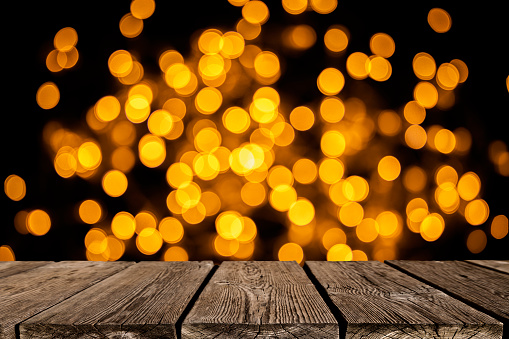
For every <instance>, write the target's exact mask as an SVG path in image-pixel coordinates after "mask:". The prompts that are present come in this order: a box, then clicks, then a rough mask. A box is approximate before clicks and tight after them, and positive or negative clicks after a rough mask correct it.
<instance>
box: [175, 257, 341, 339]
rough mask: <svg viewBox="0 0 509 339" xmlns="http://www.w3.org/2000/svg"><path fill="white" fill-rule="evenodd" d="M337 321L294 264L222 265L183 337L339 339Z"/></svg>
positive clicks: (188, 320)
mask: <svg viewBox="0 0 509 339" xmlns="http://www.w3.org/2000/svg"><path fill="white" fill-rule="evenodd" d="M338 336H339V328H338V324H337V321H336V319H335V318H334V316H333V315H332V313H331V311H330V310H329V308H328V307H327V305H326V304H325V302H324V300H323V299H322V298H321V296H320V295H319V293H318V292H317V290H316V289H315V287H314V285H313V284H312V282H311V281H310V280H309V278H308V277H307V276H306V274H305V272H304V270H303V269H302V268H301V267H300V266H299V265H298V264H297V263H295V262H278V261H272V262H270V261H265V262H261V261H258V262H239V261H236V262H235V261H225V262H223V263H222V264H221V266H220V267H219V268H218V270H217V271H216V272H215V274H214V275H213V276H212V278H211V280H210V281H209V283H208V284H207V286H206V287H205V289H204V290H203V292H202V293H201V295H200V296H199V298H198V300H197V301H196V303H195V305H194V307H193V308H192V309H191V311H190V313H189V315H188V316H187V317H186V318H185V319H184V322H183V324H182V338H255V337H256V338H269V337H271V338H296V337H297V338H338Z"/></svg>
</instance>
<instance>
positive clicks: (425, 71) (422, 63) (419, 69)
mask: <svg viewBox="0 0 509 339" xmlns="http://www.w3.org/2000/svg"><path fill="white" fill-rule="evenodd" d="M412 67H413V69H414V73H415V76H417V77H418V78H419V79H421V80H431V79H433V77H434V76H435V72H436V69H437V66H436V63H435V59H433V57H432V56H431V55H429V54H428V53H425V52H420V53H417V54H416V55H415V56H414V59H413V61H412Z"/></svg>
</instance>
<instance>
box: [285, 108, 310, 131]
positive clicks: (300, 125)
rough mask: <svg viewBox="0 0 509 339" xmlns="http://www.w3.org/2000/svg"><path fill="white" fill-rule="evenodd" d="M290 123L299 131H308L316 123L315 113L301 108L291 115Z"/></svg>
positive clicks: (294, 110)
mask: <svg viewBox="0 0 509 339" xmlns="http://www.w3.org/2000/svg"><path fill="white" fill-rule="evenodd" d="M290 123H291V124H292V126H293V128H295V129H296V130H298V131H307V130H308V129H310V128H311V127H313V124H314V123H315V115H314V113H313V111H312V110H311V109H310V108H309V107H306V106H299V107H296V108H294V109H293V110H292V112H291V113H290Z"/></svg>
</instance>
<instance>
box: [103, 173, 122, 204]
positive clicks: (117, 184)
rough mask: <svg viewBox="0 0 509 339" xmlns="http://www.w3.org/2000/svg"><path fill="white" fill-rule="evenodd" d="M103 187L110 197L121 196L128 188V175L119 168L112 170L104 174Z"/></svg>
mask: <svg viewBox="0 0 509 339" xmlns="http://www.w3.org/2000/svg"><path fill="white" fill-rule="evenodd" d="M102 187H103V190H104V192H105V193H106V194H108V195H109V196H110V197H119V196H121V195H122V194H124V193H125V191H126V190H127V177H126V176H125V174H124V173H122V172H121V171H119V170H110V171H108V172H106V174H104V176H103V179H102Z"/></svg>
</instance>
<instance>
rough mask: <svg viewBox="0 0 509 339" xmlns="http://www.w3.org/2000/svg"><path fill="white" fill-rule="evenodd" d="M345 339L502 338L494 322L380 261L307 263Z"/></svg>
mask: <svg viewBox="0 0 509 339" xmlns="http://www.w3.org/2000/svg"><path fill="white" fill-rule="evenodd" d="M306 265H308V267H309V269H310V271H311V273H312V274H313V275H314V276H315V277H316V279H317V280H318V282H319V283H320V284H321V285H322V286H323V288H324V290H325V291H326V293H327V295H328V296H329V297H330V299H331V301H332V303H333V304H334V305H335V307H336V311H337V312H339V313H340V314H341V317H343V318H344V320H345V324H346V329H343V331H344V332H343V333H342V337H345V338H373V339H374V338H465V339H466V338H501V337H502V324H501V323H500V322H498V321H497V320H496V319H494V318H492V317H490V316H488V315H486V314H484V313H482V312H479V311H477V310H475V309H473V308H471V307H469V306H468V305H466V304H464V303H462V302H460V301H458V300H456V299H454V298H451V297H450V296H448V295H446V294H445V293H443V292H441V291H439V290H437V289H435V288H433V287H431V286H428V285H426V284H424V283H422V282H420V281H418V280H416V279H413V278H411V277H409V276H407V275H405V274H403V273H401V272H399V271H398V270H396V269H394V268H391V267H389V266H388V265H385V264H382V263H380V262H378V261H366V262H318V261H308V262H307V263H306Z"/></svg>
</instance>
